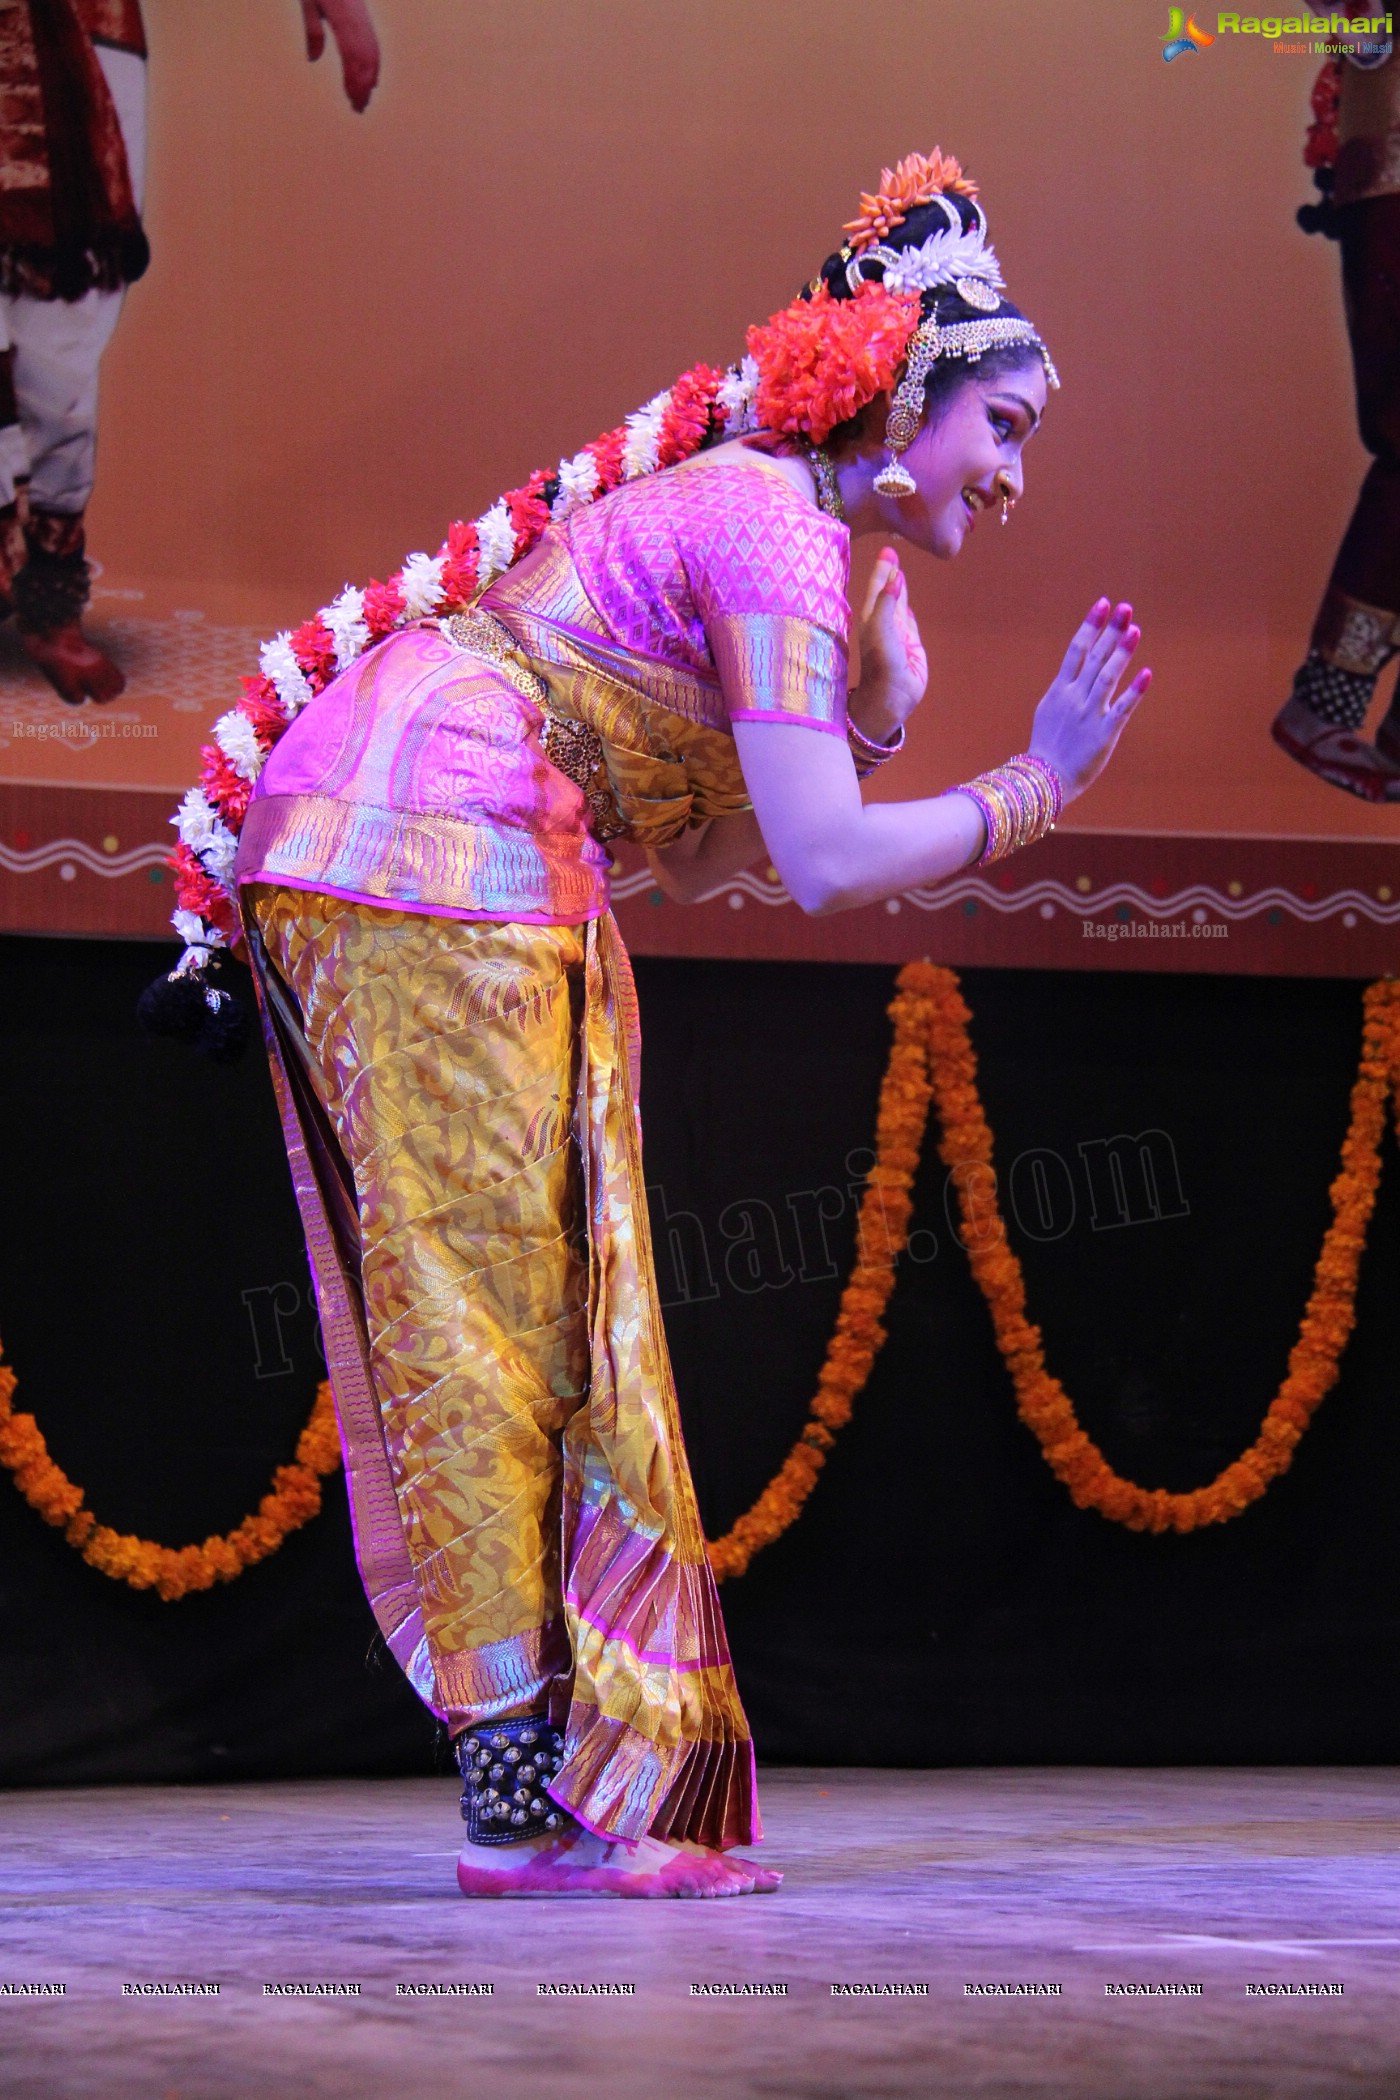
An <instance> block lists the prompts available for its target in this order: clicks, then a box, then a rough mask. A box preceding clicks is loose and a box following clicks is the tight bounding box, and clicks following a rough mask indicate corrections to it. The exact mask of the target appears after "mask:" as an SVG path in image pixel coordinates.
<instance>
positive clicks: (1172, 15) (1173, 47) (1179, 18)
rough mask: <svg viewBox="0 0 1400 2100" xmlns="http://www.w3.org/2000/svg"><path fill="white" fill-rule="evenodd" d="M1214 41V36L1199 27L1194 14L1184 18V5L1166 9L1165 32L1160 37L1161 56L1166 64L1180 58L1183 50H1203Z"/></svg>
mask: <svg viewBox="0 0 1400 2100" xmlns="http://www.w3.org/2000/svg"><path fill="white" fill-rule="evenodd" d="M1214 42H1215V38H1214V37H1213V36H1210V35H1208V34H1207V32H1206V31H1205V30H1204V29H1202V28H1201V27H1200V25H1199V23H1198V22H1197V20H1196V17H1195V16H1194V15H1192V17H1191V19H1190V20H1189V21H1188V20H1187V19H1186V10H1185V8H1184V7H1169V8H1168V9H1167V33H1166V35H1165V36H1164V37H1163V39H1162V44H1163V50H1162V56H1163V58H1164V59H1165V60H1166V61H1167V64H1168V65H1170V64H1171V62H1172V60H1173V59H1174V58H1180V57H1181V54H1182V52H1183V51H1204V50H1205V48H1206V46H1207V45H1208V44H1213V43H1214Z"/></svg>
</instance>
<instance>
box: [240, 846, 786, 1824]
mask: <svg viewBox="0 0 1400 2100" xmlns="http://www.w3.org/2000/svg"><path fill="white" fill-rule="evenodd" d="M243 899H244V914H245V925H246V931H247V935H248V946H249V953H250V959H251V960H252V963H253V966H254V975H255V978H256V981H257V984H258V990H259V1003H260V1007H261V1010H262V1015H263V1021H264V1029H265V1033H266V1036H267V1042H268V1049H269V1053H270V1056H271V1061H272V1067H273V1077H274V1081H275V1084H276V1086H277V1091H278V1098H279V1105H280V1108H281V1112H282V1118H283V1128H284V1135H285V1137H286V1140H287V1147H288V1153H289V1156H290V1159H291V1163H292V1170H293V1179H294V1182H295V1185H296V1190H297V1197H298V1202H299V1205H300V1208H301V1212H302V1220H303V1224H304V1226H305V1229H306V1235H307V1244H308V1248H309V1250H310V1253H311V1258H312V1265H313V1270H314V1272H315V1276H316V1284H317V1296H318V1301H319V1303H320V1308H321V1315H322V1327H323V1332H324V1335H325V1340H326V1350H327V1358H328V1362H329V1364H330V1368H331V1378H332V1385H333V1389H334V1391H335V1395H336V1402H337V1407H338V1410H339V1414H340V1419H341V1430H342V1439H343V1442H344V1446H345V1457H346V1472H347V1480H348V1485H349V1490H350V1499H351V1509H352V1516H353V1519H354V1524H355V1538H356V1554H357V1558H358V1560H359V1564H360V1569H361V1573H362V1576H363V1578H364V1581H365V1587H366V1590H367V1591H368V1593H369V1597H370V1602H371V1604H372V1606H373V1608H374V1611H375V1615H376V1618H377V1619H378V1621H379V1624H380V1627H381V1629H382V1631H383V1633H384V1636H385V1639H386V1641H387V1643H388V1645H389V1647H390V1649H391V1651H392V1652H393V1654H394V1655H395V1656H396V1658H397V1659H398V1661H399V1662H400V1664H401V1665H402V1666H403V1668H404V1670H405V1671H406V1673H407V1675H408V1677H409V1679H410V1681H411V1682H412V1684H413V1685H414V1688H415V1690H417V1692H418V1693H419V1695H420V1697H422V1698H423V1699H424V1700H425V1702H426V1703H427V1704H428V1705H429V1706H430V1707H431V1708H432V1709H433V1711H434V1712H436V1713H437V1714H439V1715H440V1716H441V1717H442V1718H443V1719H444V1720H445V1721H446V1722H447V1724H448V1726H449V1727H450V1728H451V1729H452V1730H453V1731H454V1732H456V1731H457V1730H458V1729H460V1728H461V1727H463V1726H465V1725H467V1724H468V1723H471V1722H478V1721H481V1720H486V1719H490V1718H492V1717H495V1716H500V1715H503V1714H507V1713H521V1712H530V1711H535V1712H538V1711H541V1710H544V1709H547V1710H548V1711H549V1714H550V1718H551V1720H552V1721H553V1722H554V1723H555V1725H556V1726H558V1727H561V1728H562V1729H563V1730H564V1737H565V1747H564V1764H563V1766H562V1769H561V1770H560V1771H559V1773H558V1774H557V1775H556V1777H555V1779H554V1781H553V1783H552V1785H551V1787H550V1792H551V1794H552V1795H553V1797H554V1798H555V1799H556V1800H557V1801H558V1802H559V1804H560V1805H561V1806H562V1807H563V1808H565V1809H567V1810H568V1811H569V1812H570V1813H571V1814H572V1815H574V1816H575V1817H576V1818H577V1819H578V1821H579V1822H580V1823H581V1824H582V1825H583V1826H584V1827H585V1828H587V1829H590V1830H593V1831H596V1832H598V1833H600V1834H602V1835H604V1836H607V1837H612V1838H623V1839H635V1838H639V1837H642V1836H644V1835H646V1834H647V1833H651V1834H653V1835H655V1836H658V1837H672V1838H689V1839H692V1840H694V1841H696V1842H699V1843H703V1844H709V1845H716V1846H729V1845H734V1844H741V1843H749V1842H752V1841H753V1840H754V1839H755V1838H756V1837H758V1836H760V1835H761V1831H760V1828H759V1824H758V1819H757V1811H756V1802H755V1797H754V1774H753V1749H752V1743H751V1741H750V1738H749V1732H748V1726H747V1723H746V1721H745V1718H744V1714H743V1710H742V1707H741V1705H740V1702H739V1697H738V1692H737V1689H736V1687H735V1684H734V1678H733V1672H732V1668H731V1665H730V1660H729V1653H728V1648H727V1645H726V1642H725V1637H724V1630H723V1625H722V1622H721V1619H720V1613H719V1605H718V1598H717V1595H716V1592H715V1587H714V1581H713V1577H712V1576H711V1573H710V1568H709V1563H708V1560H707V1557H706V1552H705V1541H704V1535H703V1532H702V1530H701V1527H700V1522H699V1516H698V1512H697V1509H696V1505H695V1498H694V1492H693V1489H692V1486H691V1482H690V1477H689V1471H688V1468H687V1465H686V1460H685V1453H684V1447H683V1444H682V1440H681V1429H680V1420H679V1414H678V1410H677V1405H676V1396H675V1388H674V1384H673V1381H672V1378H671V1373H670V1366H669V1360H668V1357H667V1352H666V1345H665V1338H664V1335H663V1333H662V1329H661V1324H660V1315H659V1311H658V1309H657V1292H656V1282H655V1274H654V1269H653V1265H652V1254H651V1245H650V1236H649V1230H648V1224H647V1214H646V1199H645V1193H644V1186H643V1180H642V1172H641V1150H640V1129H639V1124H638V1117H637V1070H636V1055H637V1041H638V1031H637V1022H636V1007H635V996H634V993H633V989H632V983H631V974H630V970H629V967H628V963H627V958H626V953H625V951H624V949H623V947H622V943H621V940H620V939H619V937H618V934H617V931H616V927H615V926H614V924H613V921H612V919H611V916H610V915H604V916H603V917H602V918H600V919H596V920H590V921H589V922H587V923H586V924H583V925H577V926H549V925H537V924H518V923H506V924H502V923H492V922H485V921H475V922H473V921H464V920H456V919H447V918H442V917H438V916H435V915H433V914H430V913H426V912H421V911H418V912H415V911H403V910H399V909H394V908H390V907H379V906H371V905H367V904H364V903H362V902H357V901H353V900H350V899H347V898H344V897H338V896H333V895H329V894H325V893H313V892H308V891H303V890H291V889H286V888H280V887H273V886H269V885H261V884H251V885H249V886H247V887H245V889H244V891H243Z"/></svg>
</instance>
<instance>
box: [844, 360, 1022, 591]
mask: <svg viewBox="0 0 1400 2100" xmlns="http://www.w3.org/2000/svg"><path fill="white" fill-rule="evenodd" d="M1044 409H1045V371H1044V367H1043V366H1042V365H1041V362H1040V360H1039V358H1035V359H1034V360H1032V361H1029V362H1027V363H1026V364H1024V365H1018V366H1015V367H1013V369H1012V370H1011V371H1009V372H1004V373H1003V374H1002V375H1001V376H1000V377H999V378H997V379H987V380H982V379H977V378H975V377H972V376H969V378H968V379H967V381H966V383H965V384H964V385H963V386H961V387H959V388H958V390H957V392H956V393H955V394H954V395H953V397H952V399H951V400H950V401H948V402H947V403H946V404H945V405H944V408H943V411H942V414H941V415H940V416H939V418H938V420H937V422H935V423H933V424H929V423H925V424H924V425H923V426H922V428H921V429H920V431H919V434H918V436H917V437H916V438H915V440H914V442H913V444H912V445H911V446H910V447H909V449H908V451H907V452H905V453H904V454H903V456H902V457H903V464H904V465H905V466H906V467H907V468H908V469H909V472H910V473H911V474H912V475H913V477H914V493H913V495H912V496H883V497H880V498H879V499H878V500H879V502H880V503H881V505H882V506H883V510H882V524H883V527H884V529H885V530H887V531H891V532H897V533H899V534H901V535H902V536H903V538H905V539H906V540H908V541H909V542H910V543H911V545H913V546H915V547H921V548H922V549H923V550H924V551H925V552H926V553H928V554H934V555H937V557H938V559H939V560H940V561H951V560H952V559H953V556H954V555H955V554H958V553H959V552H961V549H962V546H963V542H964V541H965V540H966V538H967V536H968V534H969V533H970V532H971V531H972V529H973V527H974V525H976V523H977V521H978V519H979V517H981V515H982V513H983V511H989V510H991V509H992V508H994V507H995V506H996V505H999V504H1000V502H1001V498H1002V491H1003V489H1005V491H1006V493H1007V494H1009V495H1010V496H1011V497H1012V498H1013V500H1014V499H1015V498H1016V497H1017V496H1019V495H1020V493H1021V490H1022V487H1023V486H1024V483H1023V477H1022V469H1021V453H1022V450H1023V449H1024V447H1025V443H1026V440H1027V439H1028V438H1029V437H1030V435H1031V432H1032V431H1033V430H1035V429H1036V427H1037V425H1038V424H1039V422H1040V418H1041V415H1042V414H1043V412H1044Z"/></svg>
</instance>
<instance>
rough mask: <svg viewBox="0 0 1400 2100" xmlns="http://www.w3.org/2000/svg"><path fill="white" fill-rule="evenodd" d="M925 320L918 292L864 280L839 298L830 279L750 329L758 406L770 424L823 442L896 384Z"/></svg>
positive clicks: (760, 418)
mask: <svg viewBox="0 0 1400 2100" xmlns="http://www.w3.org/2000/svg"><path fill="white" fill-rule="evenodd" d="M918 325H919V298H918V294H917V293H916V292H887V291H886V290H885V287H884V286H883V285H882V284H874V283H868V284H862V285H861V287H860V289H859V291H857V292H856V293H854V294H853V296H852V297H851V298H849V299H833V298H832V296H831V294H830V292H829V291H828V290H827V288H826V286H825V285H824V284H823V285H821V286H819V288H818V289H817V290H816V291H815V292H814V293H813V294H812V296H811V298H810V299H796V300H794V301H793V303H792V305H791V306H785V307H784V308H783V311H782V312H781V313H778V314H774V315H773V316H772V318H771V320H768V321H765V322H764V324H763V326H762V327H761V328H751V329H750V330H749V339H748V340H749V354H750V356H751V357H752V358H753V360H754V362H755V364H756V365H757V366H758V392H757V394H756V395H755V397H754V409H755V413H756V414H757V417H758V421H759V423H760V425H761V427H762V428H763V429H764V430H775V431H782V432H784V433H786V434H787V435H789V436H793V437H797V436H802V437H806V438H808V439H810V440H811V442H812V444H814V445H820V444H823V443H824V442H825V441H826V439H827V438H829V437H830V435H831V433H832V431H833V430H834V429H835V428H836V426H837V424H838V423H844V422H846V421H847V420H848V419H849V418H850V417H851V416H853V415H855V414H856V413H857V411H858V410H860V409H862V408H864V407H865V405H866V403H867V402H868V401H873V400H874V399H875V396H876V395H877V394H882V393H887V392H888V391H889V390H890V389H891V388H892V387H893V385H894V383H895V380H896V378H897V377H898V374H899V368H900V366H901V365H902V364H903V363H904V353H905V351H906V349H907V348H908V344H909V338H910V336H911V335H912V334H913V332H914V330H915V329H916V328H917V327H918Z"/></svg>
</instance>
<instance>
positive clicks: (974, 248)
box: [846, 195, 1006, 313]
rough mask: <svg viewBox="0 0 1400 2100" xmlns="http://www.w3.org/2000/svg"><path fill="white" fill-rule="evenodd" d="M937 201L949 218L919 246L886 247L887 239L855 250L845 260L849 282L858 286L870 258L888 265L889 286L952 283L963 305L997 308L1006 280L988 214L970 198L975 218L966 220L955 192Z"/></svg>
mask: <svg viewBox="0 0 1400 2100" xmlns="http://www.w3.org/2000/svg"><path fill="white" fill-rule="evenodd" d="M929 202H930V204H936V205H938V206H939V207H940V208H941V210H942V212H943V215H944V217H945V218H946V220H947V221H948V223H947V225H946V226H940V227H939V228H938V230H937V231H936V232H935V233H931V234H930V235H929V237H928V239H927V240H926V241H924V242H922V243H921V244H920V246H919V247H917V248H913V247H910V248H888V247H886V246H885V244H884V243H883V242H879V243H877V244H876V245H875V246H873V247H869V248H866V249H865V250H864V251H863V253H861V254H860V255H856V256H853V257H852V258H851V260H850V262H849V263H847V265H846V282H847V284H848V285H849V286H850V288H851V290H852V291H853V292H854V291H856V290H857V288H858V287H859V286H860V285H861V284H862V283H863V282H864V280H865V269H864V265H865V264H866V263H871V262H878V263H880V264H882V265H883V267H884V285H885V289H886V291H889V292H933V291H937V290H938V289H939V287H940V286H942V285H951V287H952V288H953V290H954V291H955V292H956V293H957V294H958V297H959V298H960V299H962V300H963V302H964V304H965V305H968V306H975V307H977V308H978V310H979V311H980V312H982V313H995V312H996V310H997V308H998V307H999V306H1000V305H1001V299H1000V297H999V293H1000V291H1001V289H1002V287H1003V286H1004V285H1005V283H1006V279H1005V278H1004V277H1003V276H1002V274H1001V264H1000V263H999V262H998V261H997V255H996V250H995V248H993V246H992V244H991V242H990V241H989V240H988V239H987V215H986V213H985V212H984V211H983V209H982V207H981V205H980V204H977V203H975V202H972V200H969V202H971V204H972V211H973V214H974V223H973V224H972V225H971V226H966V227H965V226H964V225H963V222H962V219H961V217H960V215H959V213H958V208H957V206H956V205H955V204H954V202H953V200H952V198H951V197H947V196H942V195H940V196H937V197H931V198H930V199H929Z"/></svg>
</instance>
